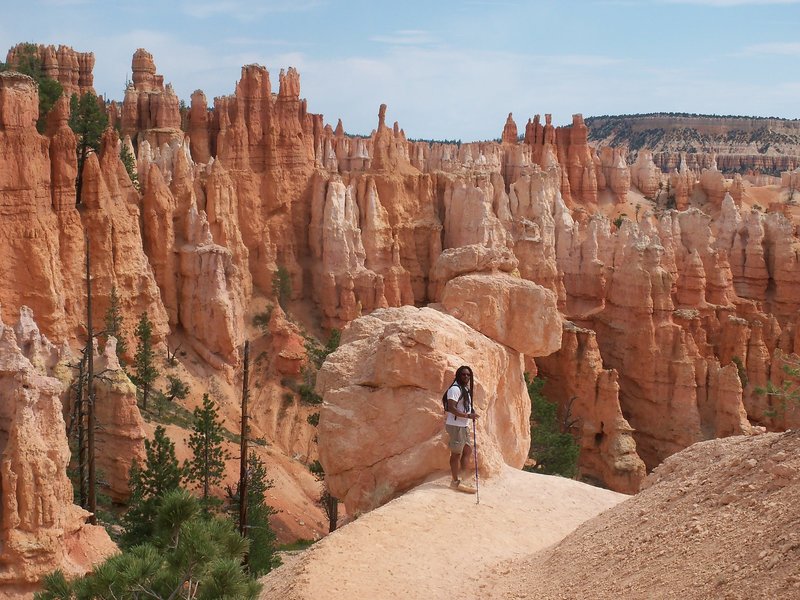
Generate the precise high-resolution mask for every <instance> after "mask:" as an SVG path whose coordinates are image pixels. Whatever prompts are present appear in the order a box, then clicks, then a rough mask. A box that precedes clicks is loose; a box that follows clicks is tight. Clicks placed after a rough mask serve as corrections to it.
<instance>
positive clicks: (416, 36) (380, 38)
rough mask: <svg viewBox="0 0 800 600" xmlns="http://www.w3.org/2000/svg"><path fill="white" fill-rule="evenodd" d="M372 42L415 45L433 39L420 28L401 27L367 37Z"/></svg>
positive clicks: (427, 42)
mask: <svg viewBox="0 0 800 600" xmlns="http://www.w3.org/2000/svg"><path fill="white" fill-rule="evenodd" d="M369 39H370V40H371V41H373V42H380V43H382V44H390V45H393V46H417V45H421V44H430V43H431V42H433V41H434V39H433V37H432V36H431V34H430V32H428V31H424V30H422V29H401V30H400V31H395V32H394V33H393V34H391V35H375V36H372V37H370V38H369Z"/></svg>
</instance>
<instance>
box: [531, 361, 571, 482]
mask: <svg viewBox="0 0 800 600" xmlns="http://www.w3.org/2000/svg"><path fill="white" fill-rule="evenodd" d="M525 382H526V383H527V385H528V395H529V396H530V397H531V418H530V420H531V448H530V452H529V454H528V456H530V458H533V459H534V460H535V461H536V464H535V465H534V466H533V468H529V467H525V469H526V470H532V471H535V472H536V473H542V474H544V475H561V476H562V477H570V478H572V477H576V476H577V474H578V456H579V454H580V446H578V443H577V442H576V441H575V438H573V437H572V434H570V433H569V432H568V431H561V428H560V427H559V423H558V407H557V406H556V404H555V403H554V402H550V401H549V400H548V399H547V398H546V397H545V396H544V394H542V388H543V387H544V384H545V380H544V379H542V378H541V377H534V378H533V380H529V379H528V375H527V373H526V374H525Z"/></svg>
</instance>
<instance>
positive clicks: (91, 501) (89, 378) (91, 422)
mask: <svg viewBox="0 0 800 600" xmlns="http://www.w3.org/2000/svg"><path fill="white" fill-rule="evenodd" d="M90 265H91V261H90V259H89V238H88V237H87V238H86V331H87V342H86V352H87V360H86V364H87V368H86V406H87V419H86V446H87V452H88V454H89V456H88V459H89V482H88V488H89V489H88V494H87V500H88V507H87V510H88V511H89V512H90V513H92V516H90V517H89V523H91V524H92V525H95V524H97V517H96V516H95V513H96V512H97V495H96V492H97V485H96V482H97V478H96V472H95V460H94V458H95V443H94V432H95V428H96V426H97V421H96V417H95V410H94V333H93V331H92V275H91V269H90Z"/></svg>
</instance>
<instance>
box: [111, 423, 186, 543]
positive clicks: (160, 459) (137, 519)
mask: <svg viewBox="0 0 800 600" xmlns="http://www.w3.org/2000/svg"><path fill="white" fill-rule="evenodd" d="M144 450H145V462H144V466H143V467H141V468H140V467H139V465H138V464H137V463H136V462H135V461H134V463H133V465H131V473H130V490H131V498H130V504H129V508H128V512H126V513H125V515H124V517H123V518H122V522H123V526H124V528H125V533H124V534H123V536H122V540H121V543H122V546H123V547H126V548H128V547H131V546H134V545H136V544H139V543H141V542H144V541H147V540H149V539H150V538H151V537H152V535H153V530H154V525H155V515H156V513H157V511H158V508H159V506H160V505H161V500H162V498H163V497H164V496H165V495H166V494H168V493H169V492H172V491H173V490H176V489H178V488H179V487H180V484H181V469H180V466H179V464H178V459H177V458H176V456H175V444H173V443H172V440H170V439H169V437H167V432H166V430H165V429H164V428H163V427H162V426H161V425H159V426H157V427H156V430H155V432H154V434H153V439H152V440H145V441H144Z"/></svg>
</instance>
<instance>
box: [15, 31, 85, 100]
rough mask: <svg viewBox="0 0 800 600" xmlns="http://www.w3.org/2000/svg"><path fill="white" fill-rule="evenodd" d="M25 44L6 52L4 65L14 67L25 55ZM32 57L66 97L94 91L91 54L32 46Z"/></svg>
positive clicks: (63, 48) (66, 48) (59, 48)
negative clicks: (59, 86) (57, 84)
mask: <svg viewBox="0 0 800 600" xmlns="http://www.w3.org/2000/svg"><path fill="white" fill-rule="evenodd" d="M27 46H28V45H27V44H17V45H16V46H14V47H13V48H11V49H10V50H9V51H8V54H7V56H6V63H8V64H9V65H11V66H12V67H14V66H15V65H18V64H19V61H20V59H21V57H22V56H23V55H24V54H26V53H27V51H28V49H27ZM32 49H33V56H34V57H35V58H36V59H37V60H39V62H40V63H41V65H42V71H43V72H44V75H45V76H46V77H49V78H50V79H55V80H56V81H58V82H59V83H60V84H61V87H62V88H63V89H64V93H65V94H66V95H67V96H71V95H72V94H78V95H82V94H85V93H86V92H92V93H95V91H94V87H93V86H94V74H93V73H92V69H94V54H93V53H92V52H76V51H75V50H73V49H72V48H70V47H69V46H63V45H62V46H58V47H57V48H56V47H55V46H46V45H43V44H38V45H33V48H32Z"/></svg>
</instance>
